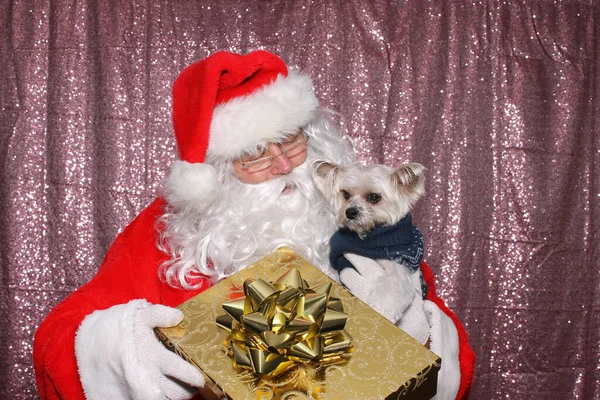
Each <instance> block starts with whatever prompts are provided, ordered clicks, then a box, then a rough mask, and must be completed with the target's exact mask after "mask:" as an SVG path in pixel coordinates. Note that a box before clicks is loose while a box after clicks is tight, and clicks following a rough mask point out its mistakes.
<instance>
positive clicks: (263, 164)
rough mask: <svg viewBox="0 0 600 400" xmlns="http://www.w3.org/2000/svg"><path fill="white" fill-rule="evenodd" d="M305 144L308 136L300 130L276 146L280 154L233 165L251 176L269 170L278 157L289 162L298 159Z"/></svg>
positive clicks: (240, 161) (304, 149) (238, 161)
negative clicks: (282, 157)
mask: <svg viewBox="0 0 600 400" xmlns="http://www.w3.org/2000/svg"><path fill="white" fill-rule="evenodd" d="M306 142H308V135H307V134H306V133H305V132H304V130H303V129H300V132H298V133H297V134H295V135H293V136H290V137H288V138H287V139H285V140H284V141H283V142H281V143H279V144H278V146H279V149H280V150H281V153H279V154H277V155H276V156H268V157H259V158H256V159H254V160H248V161H242V160H236V161H234V163H237V164H239V165H241V166H242V168H243V169H244V170H246V172H248V173H251V174H253V173H256V172H261V171H264V170H266V169H269V168H271V166H272V165H273V162H274V161H275V159H276V158H277V157H279V156H285V157H287V158H289V159H290V160H291V159H293V158H295V157H298V156H299V155H300V154H302V153H304V152H305V151H306V147H307V145H306Z"/></svg>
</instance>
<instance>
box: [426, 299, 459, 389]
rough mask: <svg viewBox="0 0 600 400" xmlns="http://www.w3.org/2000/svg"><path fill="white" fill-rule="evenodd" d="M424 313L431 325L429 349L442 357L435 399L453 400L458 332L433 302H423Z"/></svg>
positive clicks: (456, 387)
mask: <svg viewBox="0 0 600 400" xmlns="http://www.w3.org/2000/svg"><path fill="white" fill-rule="evenodd" d="M423 309H424V310H425V315H426V316H427V319H428V320H429V326H430V327H431V344H430V349H431V351H433V352H434V353H435V354H437V355H438V356H440V357H441V358H442V368H441V369H440V372H439V373H438V388H437V394H436V396H435V397H434V398H433V399H435V400H454V399H456V394H457V393H458V387H459V385H460V363H459V361H458V352H459V347H458V332H457V330H456V326H455V325H454V322H452V320H451V319H450V317H448V316H447V315H446V314H444V313H443V312H442V310H440V308H439V307H438V306H437V305H436V304H435V303H433V302H431V301H429V300H425V301H424V302H423Z"/></svg>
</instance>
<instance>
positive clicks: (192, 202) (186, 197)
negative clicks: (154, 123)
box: [164, 161, 218, 209]
mask: <svg viewBox="0 0 600 400" xmlns="http://www.w3.org/2000/svg"><path fill="white" fill-rule="evenodd" d="M217 184H218V181H217V172H216V170H215V169H214V167H213V166H212V165H208V164H201V163H197V164H191V163H188V162H187V161H175V162H174V163H173V164H172V165H171V170H170V172H169V175H168V176H167V179H166V181H165V184H164V195H165V198H166V199H167V202H168V203H169V204H170V205H172V206H173V207H175V208H177V209H182V208H200V207H203V206H204V205H206V203H207V202H209V201H210V199H211V198H212V196H213V194H214V192H215V190H216V189H217Z"/></svg>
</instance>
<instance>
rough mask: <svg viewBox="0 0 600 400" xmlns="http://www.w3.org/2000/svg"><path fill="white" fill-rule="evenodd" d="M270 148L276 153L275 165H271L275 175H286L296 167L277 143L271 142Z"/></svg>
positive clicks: (274, 157)
mask: <svg viewBox="0 0 600 400" xmlns="http://www.w3.org/2000/svg"><path fill="white" fill-rule="evenodd" d="M271 146H272V147H270V148H269V150H270V151H271V152H272V153H271V154H274V156H273V165H271V173H273V174H274V175H286V174H289V173H290V172H292V170H293V169H294V163H293V162H292V160H290V159H289V158H288V157H287V156H286V155H285V153H284V152H282V151H281V148H280V147H279V146H278V145H276V144H271Z"/></svg>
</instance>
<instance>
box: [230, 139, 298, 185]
mask: <svg viewBox="0 0 600 400" xmlns="http://www.w3.org/2000/svg"><path fill="white" fill-rule="evenodd" d="M307 141H308V136H307V135H306V134H305V133H304V130H302V129H299V130H298V132H296V133H294V134H292V135H288V136H286V137H284V138H282V139H281V140H280V141H279V142H277V143H266V144H265V145H263V146H259V147H257V148H256V149H253V151H250V152H247V153H245V154H243V155H242V156H241V157H239V158H237V159H235V160H233V162H232V165H233V174H234V175H235V176H236V177H237V178H238V179H239V180H240V181H242V182H243V183H249V184H255V183H260V182H264V181H267V180H270V179H275V178H278V177H281V176H282V175H287V174H289V173H290V172H292V171H293V170H294V168H296V167H298V166H300V165H302V164H303V163H304V162H305V161H306V156H307V147H308V146H307Z"/></svg>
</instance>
